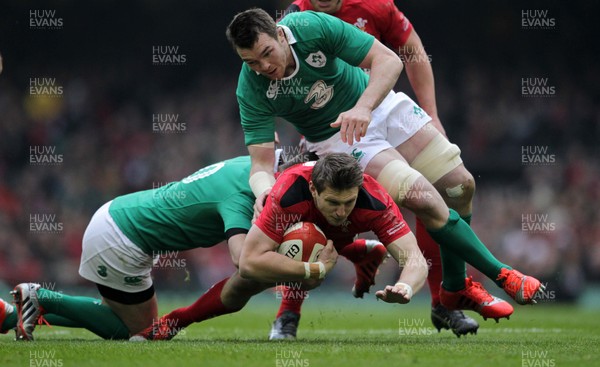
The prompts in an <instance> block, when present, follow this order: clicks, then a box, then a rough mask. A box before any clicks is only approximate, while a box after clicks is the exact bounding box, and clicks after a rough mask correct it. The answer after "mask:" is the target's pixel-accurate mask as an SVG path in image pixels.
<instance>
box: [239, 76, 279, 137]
mask: <svg viewBox="0 0 600 367" xmlns="http://www.w3.org/2000/svg"><path fill="white" fill-rule="evenodd" d="M255 77H257V75H255V73H254V71H252V69H250V67H249V66H248V65H246V64H243V65H242V71H241V72H240V77H239V80H238V87H237V90H236V96H237V100H238V105H239V107H240V120H241V123H242V129H243V130H244V141H245V143H246V145H251V144H260V143H266V142H270V141H273V140H274V139H275V117H274V112H273V111H272V110H271V107H270V106H269V105H268V104H267V103H265V99H264V98H262V94H264V92H261V91H260V90H257V89H256V87H255V86H254V85H253V84H252V83H250V81H249V80H248V79H249V78H255Z"/></svg>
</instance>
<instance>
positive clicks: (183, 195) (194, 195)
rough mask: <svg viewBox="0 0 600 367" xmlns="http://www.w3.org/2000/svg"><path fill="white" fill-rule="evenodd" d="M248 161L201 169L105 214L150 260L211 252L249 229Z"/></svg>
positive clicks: (120, 200) (117, 203)
mask: <svg viewBox="0 0 600 367" xmlns="http://www.w3.org/2000/svg"><path fill="white" fill-rule="evenodd" d="M249 173H250V157H249V156H244V157H237V158H233V159H229V160H226V161H223V162H219V163H216V164H213V165H210V166H208V167H205V168H202V169H201V170H199V171H197V172H195V173H194V174H192V175H190V176H188V177H186V178H184V179H183V180H181V181H177V182H171V183H169V184H167V185H165V186H162V187H160V188H157V189H153V190H145V191H140V192H135V193H132V194H129V195H124V196H119V197H117V198H116V199H114V200H113V202H112V203H111V205H110V207H109V209H108V210H109V213H110V215H111V216H112V218H113V219H114V221H115V223H116V224H117V226H118V227H119V228H120V229H121V231H123V233H125V235H126V236H127V237H128V238H129V239H130V240H131V241H132V242H133V243H135V244H136V245H137V246H139V247H140V248H141V249H142V251H144V252H145V253H147V254H149V255H153V254H156V253H157V252H159V251H166V250H189V249H193V248H197V247H210V246H213V245H216V244H217V243H219V242H221V241H223V240H224V239H225V232H226V231H228V230H236V229H237V230H239V229H241V230H243V231H240V232H237V231H235V233H246V232H247V231H248V230H249V229H250V226H251V220H252V215H253V213H254V211H253V205H254V195H253V194H252V191H251V190H250V186H249V185H248V176H249Z"/></svg>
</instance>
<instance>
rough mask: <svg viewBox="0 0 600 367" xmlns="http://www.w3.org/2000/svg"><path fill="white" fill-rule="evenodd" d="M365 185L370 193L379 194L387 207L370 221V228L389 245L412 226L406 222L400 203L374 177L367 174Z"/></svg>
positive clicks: (380, 239)
mask: <svg viewBox="0 0 600 367" xmlns="http://www.w3.org/2000/svg"><path fill="white" fill-rule="evenodd" d="M363 187H365V188H366V189H367V190H368V191H369V192H370V193H373V195H377V196H378V199H379V200H380V201H381V202H382V203H383V204H384V205H385V209H384V210H383V211H381V212H378V213H377V215H376V216H375V217H374V218H373V219H372V220H371V223H370V227H371V228H370V230H372V231H373V233H375V235H376V236H377V238H378V239H379V241H381V243H383V244H384V245H388V244H390V243H392V242H394V241H395V240H397V239H398V238H400V237H403V236H404V235H406V234H408V233H409V232H410V228H409V226H408V224H406V221H405V220H404V217H403V216H402V213H401V212H400V209H399V208H398V205H396V203H395V202H394V200H393V199H392V197H391V196H390V195H389V194H388V193H387V192H386V191H385V190H384V189H383V187H381V185H379V183H377V182H376V181H375V179H374V178H372V177H370V176H367V175H365V182H364V183H363Z"/></svg>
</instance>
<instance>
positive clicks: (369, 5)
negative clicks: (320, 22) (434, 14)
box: [286, 0, 413, 53]
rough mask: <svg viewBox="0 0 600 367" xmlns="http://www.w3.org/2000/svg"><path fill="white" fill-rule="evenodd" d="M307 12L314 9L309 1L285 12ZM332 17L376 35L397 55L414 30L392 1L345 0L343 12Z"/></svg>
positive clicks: (299, 0) (296, 2)
mask: <svg viewBox="0 0 600 367" xmlns="http://www.w3.org/2000/svg"><path fill="white" fill-rule="evenodd" d="M304 10H314V8H313V6H312V4H311V3H310V0H296V1H294V2H293V3H292V4H291V5H290V6H289V7H288V8H287V10H286V13H288V12H293V11H304ZM332 15H334V16H336V17H337V18H340V19H341V20H343V21H345V22H346V23H350V24H354V25H355V26H357V27H358V28H360V29H362V30H363V31H365V32H367V33H369V34H371V35H373V36H375V38H377V39H378V40H379V41H381V43H383V44H386V45H388V46H389V47H391V48H392V49H393V50H394V51H396V53H399V51H400V47H402V46H404V44H405V43H406V40H407V39H408V36H409V35H410V32H411V31H412V28H413V27H412V24H411V23H410V21H409V20H408V18H406V17H405V16H404V14H403V13H402V12H401V11H400V10H398V8H397V7H396V5H395V4H394V1H393V0H343V3H342V7H341V8H340V10H339V11H338V12H337V13H335V14H332Z"/></svg>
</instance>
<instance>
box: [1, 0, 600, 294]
mask: <svg viewBox="0 0 600 367" xmlns="http://www.w3.org/2000/svg"><path fill="white" fill-rule="evenodd" d="M396 4H397V5H398V7H399V8H400V10H402V11H403V12H404V13H405V14H406V15H407V17H408V18H409V19H410V20H411V21H412V23H413V25H414V27H415V29H416V30H417V32H418V33H419V35H420V37H421V39H422V40H423V43H424V46H425V49H426V51H427V53H428V55H429V56H430V58H431V64H432V67H433V70H434V75H435V78H436V89H437V101H438V109H439V115H440V117H441V120H442V122H443V124H444V126H445V128H446V132H447V135H448V137H449V138H450V140H452V141H453V142H455V143H457V144H458V145H459V146H460V147H461V149H462V158H463V160H464V162H465V164H466V166H467V168H468V169H469V170H470V171H471V172H472V173H473V175H474V176H475V178H476V181H477V194H476V199H475V207H474V214H473V227H474V229H475V231H476V232H477V233H478V234H479V236H480V238H481V239H482V240H483V241H484V242H485V243H486V244H487V245H488V247H489V248H490V249H491V250H492V252H493V253H494V254H496V255H497V257H498V258H499V259H500V260H502V261H504V262H507V263H509V264H512V265H513V266H515V267H517V268H519V269H524V271H526V272H528V273H529V274H532V275H535V276H537V277H539V278H541V279H542V280H543V281H544V282H548V283H549V289H551V290H554V291H556V295H557V298H558V299H563V300H574V299H576V298H577V296H578V295H579V294H580V292H582V291H583V289H584V288H585V287H586V286H587V285H590V284H594V283H598V282H599V281H600V214H599V213H600V212H599V210H598V208H599V207H600V148H599V145H600V144H599V143H600V107H599V106H600V104H599V102H600V100H599V99H600V95H599V88H598V86H599V85H600V68H599V63H598V59H597V58H598V55H599V54H600V53H599V52H598V51H599V50H598V48H599V47H598V42H597V37H596V36H597V35H598V34H600V33H599V32H598V22H595V20H594V19H592V16H594V14H597V13H598V10H600V5H599V4H596V3H586V2H584V1H576V2H569V4H568V5H566V4H564V5H563V4H562V3H561V2H559V1H550V2H537V3H536V2H531V3H530V2H527V3H520V2H512V3H511V4H508V3H507V2H503V1H492V2H489V3H488V2H486V3H481V2H476V1H461V2H442V1H403V2H400V1H396ZM287 5H288V2H286V1H238V2H212V1H179V2H177V3H173V2H167V1H162V2H158V1H151V2H146V1H141V0H138V1H129V2H119V1H103V2H99V1H98V2H76V1H46V2H44V3H34V2H29V1H23V2H16V1H13V2H9V3H6V4H4V5H3V11H2V12H0V34H2V37H1V38H0V53H1V54H2V57H3V61H4V70H3V73H2V74H1V75H0V132H1V133H0V157H1V158H0V282H4V283H6V284H14V283H19V282H22V281H38V282H46V283H52V282H56V284H58V286H59V287H68V286H82V285H86V284H87V282H85V281H84V280H83V279H81V278H80V277H79V275H78V273H77V269H78V265H79V256H80V253H81V238H82V235H83V232H84V230H85V227H86V225H87V223H88V221H89V219H90V218H91V216H92V214H93V213H94V211H95V210H96V209H97V208H99V207H100V206H101V205H102V204H103V203H104V202H106V201H108V200H110V199H112V198H114V197H116V196H118V195H121V194H125V193H129V192H133V191H137V190H143V189H150V188H154V187H158V186H162V185H164V184H165V183H167V182H169V181H172V180H178V179H180V178H182V177H184V176H186V175H187V174H189V173H191V172H193V171H195V170H197V169H198V168H200V167H202V166H205V165H208V164H211V163H214V162H216V161H219V160H222V159H227V158H231V157H234V156H238V155H245V154H247V150H246V148H245V146H244V143H243V134H242V131H241V127H240V124H239V117H238V108H237V104H236V99H235V87H236V82H237V76H238V71H239V68H240V65H241V64H240V61H239V59H238V57H237V55H236V54H235V53H234V52H233V51H232V50H231V48H230V46H229V45H228V43H227V40H226V38H225V35H224V30H225V27H226V25H227V24H228V22H229V21H230V20H231V18H232V17H233V15H234V14H235V13H237V12H238V11H241V10H244V9H247V8H249V7H251V6H260V7H263V8H264V9H266V10H267V11H268V12H270V13H271V14H272V15H273V17H274V18H275V17H278V16H279V15H281V12H282V11H283V10H284V9H285V8H286V7H287ZM531 9H541V10H546V11H547V13H546V15H545V17H546V19H554V27H550V28H549V29H528V28H524V27H523V25H522V19H523V17H524V15H523V11H525V10H531ZM32 10H54V11H55V12H54V14H53V15H48V14H50V13H46V15H45V17H46V19H55V20H56V19H61V20H62V21H61V22H60V23H61V26H57V25H58V22H56V21H54V25H55V26H54V27H37V28H36V27H33V26H32V25H31V19H32V17H33V18H36V17H37V18H39V15H40V13H34V15H32V13H31V11H32ZM36 14H37V15H36ZM43 17H44V16H42V18H43ZM157 46H163V47H164V46H170V47H177V51H176V52H175V53H174V55H176V56H178V60H179V61H182V60H183V62H173V63H167V64H157V63H156V62H155V59H154V58H153V56H154V54H155V53H156V52H155V51H153V50H154V47H157ZM171 50H174V49H173V48H172V49H171ZM182 55H183V56H184V57H182ZM43 78H46V79H43ZM528 78H538V79H537V80H545V82H546V83H547V86H551V87H553V88H547V89H546V90H545V92H544V91H542V92H539V93H537V94H534V95H527V94H526V93H525V94H524V93H523V90H522V84H523V80H531V79H528ZM32 83H33V84H32ZM36 83H37V84H36ZM32 85H33V86H34V87H35V86H38V87H39V86H40V85H42V86H45V87H48V88H47V89H46V91H50V92H47V93H42V94H32V90H31V87H32ZM52 87H53V88H52ZM58 87H60V88H58ZM34 90H35V89H34ZM396 90H402V91H405V92H406V93H407V94H409V95H411V96H413V94H412V91H411V90H410V87H409V84H408V82H407V79H406V75H405V74H403V75H402V76H401V80H400V81H399V83H398V85H397V87H396ZM552 91H554V92H552ZM167 115H169V116H171V118H176V119H177V124H172V125H171V127H175V129H174V130H173V129H171V130H168V131H167V130H164V129H162V130H161V129H160V128H158V129H157V126H156V124H154V122H156V118H157V116H159V117H158V118H159V119H160V118H162V119H164V118H165V116H167ZM172 121H173V120H172ZM181 123H183V124H181ZM279 131H280V133H281V136H282V144H283V145H284V148H285V147H287V148H288V149H293V148H292V147H294V146H295V144H296V143H297V140H298V137H297V135H296V134H295V132H294V131H293V130H292V129H291V128H290V127H289V126H288V125H287V124H286V123H280V124H279ZM532 157H533V159H531V158H532ZM406 216H407V218H408V219H409V220H410V221H412V214H410V213H406ZM36 223H42V224H43V225H41V226H40V225H39V224H36ZM178 256H179V260H180V261H177V262H171V263H170V264H171V265H172V266H163V267H162V268H158V269H156V272H155V281H156V284H157V286H158V287H159V288H160V287H163V288H169V289H173V288H176V289H189V290H204V289H206V288H208V287H209V286H210V285H211V284H212V283H213V282H215V281H217V280H219V279H221V278H223V277H224V276H227V275H229V274H230V273H231V272H232V270H233V267H232V265H231V260H230V258H229V255H228V251H227V248H226V246H224V245H219V246H216V247H214V248H211V249H199V250H194V251H191V252H188V253H186V254H180V255H178ZM389 265H390V264H387V267H386V268H385V269H384V270H385V271H382V274H381V278H380V279H381V282H386V281H387V280H388V278H389V279H392V278H394V277H395V276H396V272H397V268H395V267H393V266H389ZM338 268H339V269H338V271H336V272H335V273H334V274H332V276H331V277H330V278H328V281H327V284H328V286H331V287H339V288H340V289H346V288H347V289H350V287H351V284H352V280H353V277H354V275H353V268H352V266H351V265H349V264H348V263H347V262H343V261H340V265H339V266H338ZM390 281H391V280H390Z"/></svg>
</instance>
